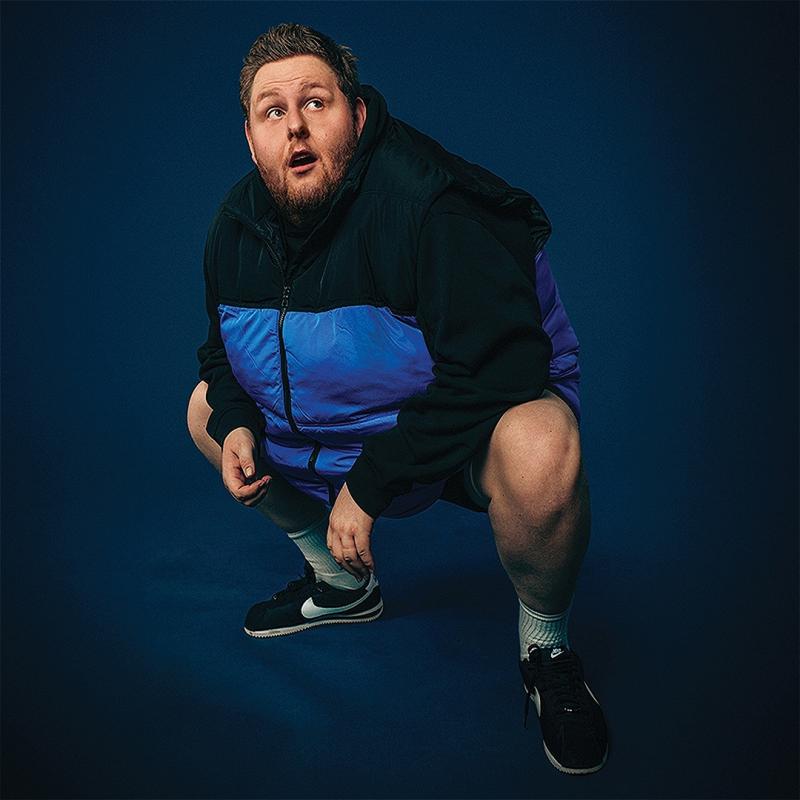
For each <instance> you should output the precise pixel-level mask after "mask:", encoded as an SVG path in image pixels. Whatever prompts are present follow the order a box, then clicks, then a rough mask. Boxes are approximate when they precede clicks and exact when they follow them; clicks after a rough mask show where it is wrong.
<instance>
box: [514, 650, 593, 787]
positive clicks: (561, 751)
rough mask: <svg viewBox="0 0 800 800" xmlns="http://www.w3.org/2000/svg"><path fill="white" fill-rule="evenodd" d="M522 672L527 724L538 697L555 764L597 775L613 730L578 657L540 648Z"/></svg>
mask: <svg viewBox="0 0 800 800" xmlns="http://www.w3.org/2000/svg"><path fill="white" fill-rule="evenodd" d="M519 668H520V672H522V681H523V684H524V686H525V724H526V725H527V722H528V707H529V704H530V701H531V698H533V702H534V704H535V706H536V711H537V712H538V714H539V723H540V725H541V727H542V739H543V741H544V752H545V753H546V755H547V757H548V758H549V759H550V763H551V764H552V765H553V766H554V767H555V768H556V769H560V770H561V771H562V772H568V773H570V774H572V775H583V774H586V773H589V772H597V770H599V769H600V767H602V766H603V764H605V763H606V757H607V755H608V731H607V730H606V722H605V719H604V718H603V711H602V709H601V708H600V704H599V703H598V702H597V698H596V697H595V696H594V695H593V694H592V692H591V690H590V689H589V687H588V686H587V685H586V681H585V680H584V679H583V667H582V666H581V661H580V659H579V658H578V655H577V653H575V652H574V651H572V650H570V649H568V648H566V647H536V646H535V645H534V646H532V647H529V648H528V658H527V659H523V660H521V661H520V662H519Z"/></svg>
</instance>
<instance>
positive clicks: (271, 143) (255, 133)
mask: <svg viewBox="0 0 800 800" xmlns="http://www.w3.org/2000/svg"><path fill="white" fill-rule="evenodd" d="M366 118H367V109H366V106H365V105H364V101H363V100H362V99H361V98H360V97H359V98H358V99H357V100H356V109H355V114H354V113H353V111H352V110H351V108H350V105H349V104H348V102H347V98H346V97H345V96H344V94H343V93H342V91H341V89H339V86H338V84H337V82H336V75H335V74H334V72H333V70H332V69H331V68H330V67H329V66H328V65H327V64H326V63H325V62H324V61H323V60H322V59H320V58H317V57H316V56H305V55H304V56H292V57H291V58H284V59H282V60H280V61H275V62H273V63H271V64H265V65H264V66H263V67H261V69H259V70H258V72H257V73H256V76H255V79H254V80H253V90H252V93H251V95H250V116H249V118H248V120H247V122H245V136H247V143H248V145H249V146H250V155H251V157H252V159H253V161H254V163H255V164H256V166H257V167H258V171H259V172H260V173H261V177H262V178H263V180H264V183H265V184H266V186H267V189H269V192H270V194H271V195H272V196H273V198H274V199H275V202H276V203H277V204H278V205H279V207H281V209H282V210H283V211H284V212H285V213H286V214H287V215H288V216H289V218H290V219H292V220H293V221H294V222H299V221H300V220H301V219H302V217H303V215H304V214H305V213H308V212H309V211H312V210H313V209H315V208H318V207H319V206H321V205H322V203H324V202H325V200H327V199H328V197H330V195H332V194H333V192H335V191H336V189H337V188H338V186H339V184H340V183H341V181H342V179H343V178H344V175H345V173H346V172H347V167H348V164H349V163H350V159H351V158H352V156H353V153H354V152H355V150H356V146H357V144H358V137H359V136H360V135H361V131H362V130H363V128H364V122H365V121H366Z"/></svg>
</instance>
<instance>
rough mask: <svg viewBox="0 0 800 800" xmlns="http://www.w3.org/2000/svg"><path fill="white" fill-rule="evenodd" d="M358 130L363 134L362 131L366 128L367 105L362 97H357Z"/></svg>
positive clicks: (359, 133)
mask: <svg viewBox="0 0 800 800" xmlns="http://www.w3.org/2000/svg"><path fill="white" fill-rule="evenodd" d="M355 117H356V131H357V133H358V135H359V136H361V131H362V130H364V123H365V122H366V121H367V106H366V104H365V103H364V101H363V100H362V99H361V98H360V97H356V108H355Z"/></svg>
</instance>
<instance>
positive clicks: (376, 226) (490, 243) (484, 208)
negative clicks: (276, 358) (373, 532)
mask: <svg viewBox="0 0 800 800" xmlns="http://www.w3.org/2000/svg"><path fill="white" fill-rule="evenodd" d="M362 97H364V100H365V102H366V105H367V120H366V124H365V126H364V130H363V132H362V135H361V138H360V140H359V144H358V148H357V150H356V153H355V155H354V157H353V160H352V162H351V164H350V167H349V169H348V172H347V174H346V176H345V178H344V180H343V182H342V184H341V185H340V186H339V188H338V189H337V191H336V192H335V193H334V195H333V197H332V198H331V199H330V201H329V202H328V204H327V206H326V207H325V209H324V210H323V213H321V214H320V215H319V217H320V218H319V221H318V223H317V224H316V226H315V227H314V229H313V230H312V232H311V234H310V235H309V237H308V239H307V240H306V241H305V242H304V243H303V244H302V245H300V246H299V248H293V249H295V251H296V252H295V257H294V259H293V260H288V259H287V256H286V250H285V247H284V242H283V238H282V235H281V226H280V223H279V219H278V213H277V210H276V207H275V203H274V202H273V200H272V198H271V196H270V195H269V192H268V191H267V189H266V187H265V186H264V183H263V181H262V179H261V177H260V175H259V174H258V172H257V171H256V170H253V171H252V172H251V173H249V174H248V175H247V176H245V177H244V178H243V179H242V180H241V181H239V183H237V184H236V185H235V186H234V187H233V189H232V190H231V191H230V192H229V194H228V196H227V197H226V198H225V200H224V201H223V203H222V205H221V206H220V208H219V210H218V212H217V214H216V216H215V218H214V220H213V222H212V225H211V229H210V231H209V236H208V240H207V243H206V251H205V278H206V299H207V309H208V315H209V335H208V339H207V341H206V342H205V343H204V344H203V345H202V346H201V348H200V349H199V351H198V357H199V359H200V363H201V366H200V377H201V379H203V380H206V381H207V382H208V383H209V390H208V393H207V398H208V402H209V404H210V405H211V407H212V414H211V417H210V419H209V422H208V431H209V434H210V435H211V436H212V437H213V438H214V439H215V440H216V441H217V442H219V443H220V444H222V441H223V440H224V438H225V436H226V435H227V434H228V433H229V432H230V431H232V430H233V429H234V428H237V427H240V426H245V427H248V428H250V429H251V430H252V431H253V432H254V433H255V434H256V436H257V437H260V436H261V435H262V432H263V419H262V417H261V413H260V412H259V410H258V409H257V407H256V405H255V403H254V402H253V401H252V400H251V398H250V397H249V396H248V395H247V394H246V392H244V390H243V389H242V388H241V387H240V386H239V384H238V383H237V381H236V379H235V377H234V376H233V373H232V372H231V368H230V365H229V364H228V361H227V357H226V354H225V349H224V346H223V343H222V339H221V335H220V329H219V317H218V312H217V306H218V304H219V303H231V304H235V305H240V306H257V307H273V308H279V307H280V303H281V299H282V297H284V293H285V291H286V288H287V287H288V292H289V294H288V296H289V298H290V306H289V307H290V308H291V309H292V310H306V311H322V310H326V309H330V308H336V307H340V306H347V305H355V304H373V305H376V306H387V307H389V308H391V309H392V310H393V311H395V312H397V313H399V314H405V315H413V316H414V317H416V319H417V323H418V325H419V327H420V330H421V331H422V333H423V336H424V338H425V343H426V345H427V347H428V350H429V352H430V354H431V356H432V358H433V361H434V367H433V373H434V379H433V381H432V382H431V383H430V384H429V386H428V387H427V389H426V390H425V392H423V393H421V394H418V395H414V396H413V397H411V398H409V399H408V400H407V401H406V402H405V403H404V404H403V406H402V408H401V409H400V412H399V414H398V416H397V424H396V426H395V427H393V428H391V429H389V430H387V431H384V432H382V433H379V434H376V435H373V436H370V437H368V438H366V439H365V440H364V443H363V449H362V453H361V455H360V456H359V457H358V459H357V460H356V462H355V464H354V465H353V467H352V469H351V471H350V473H349V474H348V477H347V486H348V489H349V490H350V493H351V494H352V496H353V498H354V499H355V500H356V502H357V503H358V505H359V506H360V507H361V508H362V509H363V510H364V511H366V512H367V513H368V514H370V515H371V516H372V517H377V516H378V515H379V514H380V513H381V512H382V511H383V509H384V508H386V506H387V505H388V504H389V502H390V501H391V499H392V498H393V497H394V496H396V495H398V494H402V493H404V492H405V491H408V489H409V488H410V486H411V483H412V482H413V481H417V482H420V483H432V482H435V481H437V480H440V479H442V478H445V477H448V476H449V475H451V474H453V473H454V472H456V471H457V470H458V469H459V468H460V467H462V466H463V465H464V464H465V463H466V461H467V460H468V459H469V458H470V457H471V456H472V454H473V453H474V452H475V451H476V450H477V449H478V447H479V446H480V444H481V443H482V442H483V441H484V440H485V439H486V438H487V437H488V436H489V435H490V434H491V432H492V430H493V428H494V426H495V425H496V423H497V421H498V420H499V419H500V417H501V416H502V414H503V413H504V412H505V411H506V410H507V409H508V408H510V407H511V406H514V405H517V404H519V403H523V402H526V401H528V400H532V399H535V398H537V397H539V396H540V395H541V393H542V390H543V389H544V388H545V385H546V383H547V377H548V368H549V361H550V357H551V354H552V345H551V343H550V339H549V337H548V336H547V334H546V333H545V332H544V330H543V329H542V327H541V311H540V309H539V304H538V301H537V298H536V292H535V284H534V259H535V256H536V254H537V253H538V252H539V250H541V249H542V247H543V246H544V244H545V242H546V240H547V238H548V237H549V235H550V224H549V221H548V219H547V217H546V215H545V213H544V211H543V210H542V209H541V207H540V206H539V204H538V203H537V202H536V200H535V199H534V198H533V197H532V196H531V195H530V194H528V193H527V192H524V191H522V190H520V189H515V188H512V187H510V186H509V185H508V184H507V183H505V182H504V181H503V180H501V179H500V178H498V177H497V176H495V175H493V174H492V173H490V172H488V171H487V170H485V169H483V168H482V167H479V166H477V165H474V164H470V163H468V162H466V161H464V160H463V159H461V158H459V157H458V156H455V155H452V154H450V153H448V152H447V151H446V150H444V148H442V147H441V146H440V145H439V144H438V143H437V142H435V141H434V140H433V139H431V138H430V137H427V136H425V135H424V134H422V133H420V132H418V131H416V130H415V129H414V128H412V127H410V126H408V125H406V124H405V123H403V122H401V121H399V120H397V119H395V118H393V117H391V116H390V115H389V114H388V112H387V110H386V104H385V101H384V100H383V97H382V96H381V95H380V94H379V93H378V92H377V91H375V90H374V89H373V88H372V87H369V86H362Z"/></svg>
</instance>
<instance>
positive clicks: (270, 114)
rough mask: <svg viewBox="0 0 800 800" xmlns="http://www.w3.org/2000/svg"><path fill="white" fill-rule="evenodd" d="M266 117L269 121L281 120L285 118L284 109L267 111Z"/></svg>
mask: <svg viewBox="0 0 800 800" xmlns="http://www.w3.org/2000/svg"><path fill="white" fill-rule="evenodd" d="M264 116H266V118H267V119H280V118H281V117H282V116H283V109H281V108H270V109H267V113H266V114H265V115H264Z"/></svg>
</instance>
